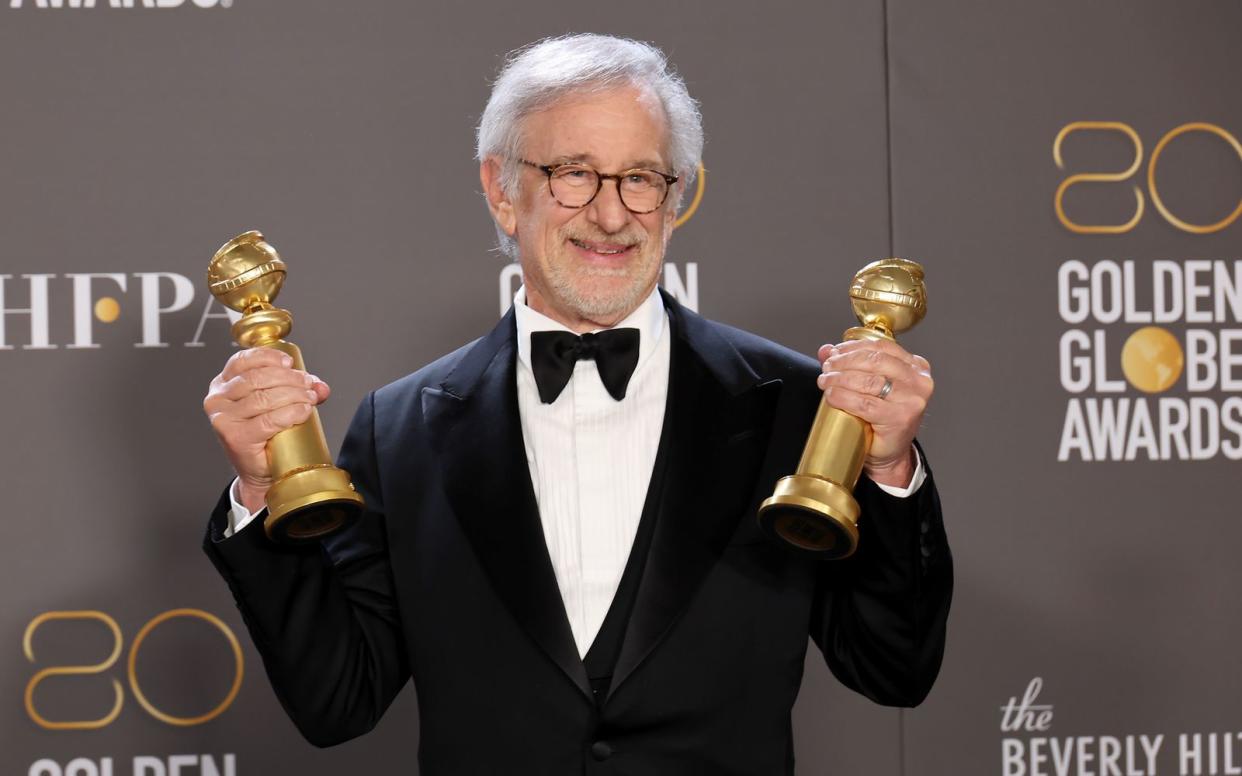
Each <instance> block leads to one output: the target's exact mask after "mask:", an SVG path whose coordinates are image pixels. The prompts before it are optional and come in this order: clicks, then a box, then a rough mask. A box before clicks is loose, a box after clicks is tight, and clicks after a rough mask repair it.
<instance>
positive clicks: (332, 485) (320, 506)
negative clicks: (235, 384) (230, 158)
mask: <svg viewBox="0 0 1242 776" xmlns="http://www.w3.org/2000/svg"><path fill="white" fill-rule="evenodd" d="M284 281H285V263H284V262H283V261H281V260H280V256H279V255H278V254H277V253H276V249H275V248H273V247H272V246H270V245H268V244H267V243H266V242H264V240H263V235H262V234H260V233H259V232H256V231H250V232H246V233H244V234H240V235H238V236H237V237H234V238H233V239H232V240H229V241H228V242H226V243H225V244H224V245H223V246H222V247H221V248H220V250H218V251H216V255H215V256H213V257H212V258H211V264H210V265H208V267H207V285H208V287H209V288H210V289H211V293H212V295H213V296H215V297H216V299H219V300H220V303H221V304H223V305H225V306H226V307H230V308H232V309H234V310H236V311H238V312H240V313H241V314H242V317H241V320H239V321H237V323H235V324H233V339H234V340H236V341H237V343H238V344H239V345H241V346H242V347H244V348H275V349H276V350H279V351H281V352H282V353H287V354H288V355H289V357H290V358H292V359H293V368H294V369H306V365H305V364H304V363H303V361H302V351H301V350H299V349H298V346H297V345H294V344H293V343H292V342H286V341H285V339H284V338H285V337H287V336H288V335H289V330H290V329H291V328H293V316H292V315H290V314H289V311H288V310H282V309H280V308H279V307H273V306H272V300H274V299H275V298H276V295H277V294H278V293H280V287H281V284H283V283H284ZM267 462H268V465H269V466H270V471H271V473H272V486H271V487H270V488H269V489H268V491H267V510H268V512H267V519H265V520H264V521H263V529H264V530H265V531H266V532H267V535H268V537H269V538H271V539H275V540H277V541H290V542H295V541H303V540H309V539H317V538H319V537H321V536H324V535H326V534H329V533H331V532H332V531H335V530H336V529H337V528H339V527H341V526H342V525H344V524H345V523H346V522H348V521H350V520H352V519H353V518H355V517H357V516H358V515H359V514H361V513H362V507H363V501H362V496H360V495H358V493H357V491H355V490H354V485H353V483H352V482H350V480H349V473H348V472H346V471H344V470H343V469H338V468H337V467H335V466H333V465H332V458H331V457H330V456H329V454H328V443H327V440H326V439H324V435H323V425H322V424H320V422H319V412H318V411H317V410H315V409H314V408H312V409H311V416H310V418H309V419H307V420H306V422H304V423H299V424H298V425H296V426H293V427H292V428H287V429H285V430H284V431H281V432H280V433H278V434H276V436H274V437H272V438H271V439H269V440H268V442H267Z"/></svg>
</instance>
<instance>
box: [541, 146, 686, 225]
mask: <svg viewBox="0 0 1242 776" xmlns="http://www.w3.org/2000/svg"><path fill="white" fill-rule="evenodd" d="M518 161H519V162H521V163H522V164H525V165H527V166H529V167H534V168H535V169H536V170H540V171H542V172H543V174H544V175H547V176H548V190H549V191H551V192H552V198H553V199H555V200H556V202H557V204H558V205H560V206H561V207H567V208H574V209H577V208H583V207H586V206H587V205H589V204H591V201H592V200H593V199H595V197H596V195H598V194H599V190H600V189H601V188H603V187H604V181H616V182H617V194H618V195H619V196H620V197H621V204H622V205H625V208H626V209H627V210H629V211H630V212H631V213H636V214H638V215H643V214H644V213H651V212H654V211H656V210H659V209H660V206H661V205H663V204H664V200H665V199H667V198H668V190H669V188H671V187H672V185H673V184H674V183H676V182H677V181H678V177H677V176H676V175H669V174H668V173H663V172H660V171H659V170H642V169H635V170H625V171H623V172H619V173H616V174H615V175H605V174H604V173H602V172H600V171H599V170H596V169H595V168H594V167H591V166H590V165H586V164H579V163H577V162H566V163H562V164H535V163H534V162H528V161H527V160H525V159H518Z"/></svg>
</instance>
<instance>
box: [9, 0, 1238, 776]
mask: <svg viewBox="0 0 1242 776" xmlns="http://www.w3.org/2000/svg"><path fill="white" fill-rule="evenodd" d="M1239 30H1242V6H1239V5H1238V4H1236V3H1210V4H1209V3H1167V2H1156V1H1155V0H1142V1H1140V0H1128V2H1124V3H1105V2H1097V3H1090V4H1087V3H1081V2H1068V0H1056V1H1055V2H1054V1H1052V0H1044V2H1040V3H1026V4H1016V3H997V2H995V1H994V0H993V1H992V2H954V3H946V2H941V3H927V2H919V0H888V1H887V2H883V1H882V0H871V1H869V2H860V1H859V0H832V1H830V2H819V3H814V4H812V3H782V2H768V3H765V4H763V5H762V6H760V5H759V4H757V3H732V4H728V5H725V4H720V3H709V2H701V3H700V2H683V3H676V4H666V3H655V2H649V1H648V0H630V2H626V3H623V4H608V5H597V4H584V3H579V2H563V1H561V0H541V1H540V2H538V3H506V2H500V1H499V0H486V1H483V0H475V1H473V2H466V3H458V4H453V5H449V4H438V3H410V2H404V1H403V0H352V1H351V2H315V3H307V2H295V0H95V1H94V2H92V0H7V1H6V2H4V3H3V4H2V5H0V105H3V110H2V111H0V226H2V227H3V228H2V229H0V237H2V242H0V397H3V400H2V401H0V422H2V424H3V425H2V428H3V431H4V441H3V443H2V444H0V472H3V475H2V476H3V485H4V490H3V493H4V496H5V504H6V506H7V507H8V510H7V519H6V520H5V521H4V527H5V532H4V533H5V540H4V541H3V542H0V591H3V593H2V595H3V601H4V606H3V607H0V665H2V666H3V669H2V670H0V738H2V745H0V771H3V772H4V773H12V774H28V775H29V776H130V775H131V774H133V776H172V775H173V774H183V775H184V776H191V775H192V774H193V775H195V776H197V774H205V775H206V774H211V775H213V776H226V775H227V776H238V775H240V774H246V775H247V776H254V775H262V774H273V773H278V772H282V771H284V772H298V773H302V774H307V775H308V776H315V775H317V774H322V775H325V776H326V774H332V773H342V772H348V773H373V774H402V775H404V774H413V773H416V772H417V767H416V764H415V763H414V760H413V755H412V750H411V748H410V744H411V743H412V741H413V740H414V739H415V737H416V735H417V726H416V723H417V707H416V702H415V698H414V694H413V691H412V689H407V690H406V692H404V693H403V694H402V696H401V697H400V699H399V700H398V702H397V703H396V704H395V705H394V707H393V708H392V709H391V710H390V711H389V713H388V715H387V716H386V717H385V718H384V720H383V721H382V723H381V724H380V726H379V728H378V729H377V730H376V731H375V732H374V733H372V734H371V735H369V736H367V737H365V738H363V739H360V740H357V741H355V742H351V743H348V744H345V745H343V746H340V747H337V748H335V749H331V750H327V751H318V750H315V749H312V748H311V747H310V746H309V745H307V744H306V743H304V742H303V741H302V740H301V739H300V738H299V736H298V735H297V733H296V732H295V730H294V729H293V727H292V725H291V724H290V723H289V722H288V721H287V719H286V718H285V717H284V714H283V712H282V711H281V709H280V707H279V705H278V703H277V702H276V700H275V698H274V696H273V694H272V692H271V690H270V688H269V687H268V684H267V681H266V679H265V677H263V675H262V670H261V666H260V664H259V661H258V658H257V655H256V653H255V652H254V651H253V649H252V648H251V647H250V645H249V639H248V637H247V636H246V635H245V632H244V628H243V627H242V624H241V622H240V618H239V616H238V615H237V613H236V611H235V610H234V608H233V606H232V602H231V599H230V597H229V594H228V592H227V590H226V589H225V586H224V585H223V584H222V583H221V581H220V580H219V579H218V578H217V577H216V576H215V574H214V573H213V571H212V570H211V568H210V566H209V564H208V562H207V560H206V558H205V557H203V555H202V554H201V552H200V550H199V542H200V540H201V536H202V532H203V527H204V523H205V521H206V519H207V515H208V511H209V509H210V507H211V506H212V504H213V503H214V500H215V498H216V496H217V494H218V492H219V490H220V489H221V488H222V487H223V486H224V485H225V484H226V483H227V481H228V479H229V473H228V468H227V465H226V463H225V461H224V459H223V456H222V455H221V454H220V451H219V450H218V449H217V445H216V443H215V441H214V439H213V436H212V434H211V432H210V429H209V427H208V424H207V422H206V420H205V419H204V417H203V415H202V410H201V406H200V403H201V399H202V397H203V395H204V393H205V391H206V387H207V383H208V381H209V380H210V378H211V376H212V375H214V374H215V373H216V372H217V371H218V370H219V368H220V366H221V364H222V363H223V362H224V360H225V359H226V358H227V357H228V355H229V353H230V352H231V351H232V349H233V345H232V344H231V342H230V338H229V335H228V320H227V317H226V315H225V313H224V311H223V309H222V308H220V307H219V306H218V305H216V304H215V303H214V302H212V301H211V300H210V296H209V295H208V294H207V293H206V289H205V284H204V271H205V269H206V264H207V260H208V259H209V258H210V257H211V255H212V253H213V252H214V250H215V249H216V248H217V247H218V246H219V245H220V244H221V243H223V242H224V241H225V240H226V239H228V238H229V237H231V236H233V235H234V234H236V233H238V232H241V231H243V230H245V229H250V228H259V229H262V230H263V231H264V232H265V234H266V235H267V236H268V238H269V239H270V241H271V242H272V243H273V244H274V245H275V246H276V247H277V248H278V249H279V250H280V251H281V254H282V256H283V257H284V258H285V259H286V261H287V262H288V264H289V267H290V274H289V279H288V282H287V284H286V286H285V290H284V292H283V294H282V295H281V297H280V300H279V302H280V304H281V305H283V306H286V307H288V308H289V309H291V310H292V312H293V314H294V317H295V330H294V335H293V337H292V339H293V340H294V341H296V342H298V343H299V344H301V345H302V346H303V348H304V350H305V352H306V355H307V361H308V363H309V365H310V367H311V369H312V370H313V371H315V372H317V373H318V374H319V375H321V376H323V377H324V378H325V379H326V380H328V381H329V382H330V383H331V384H332V386H333V389H334V396H333V398H332V399H331V400H330V401H329V402H328V404H327V405H325V406H324V407H323V408H322V410H321V411H322V415H323V418H324V422H325V425H326V428H327V430H328V435H329V437H330V440H331V442H332V444H333V445H334V446H335V444H337V443H339V441H340V436H341V434H342V432H343V430H344V426H345V423H346V422H347V420H348V418H349V416H350V415H351V414H352V412H353V409H354V407H355V406H356V404H357V402H358V400H359V399H360V398H361V397H362V396H363V395H364V394H365V393H366V391H368V390H370V389H372V388H374V387H376V386H379V385H381V384H384V383H386V382H389V381H391V380H393V379H395V378H397V377H399V376H401V375H403V374H406V373H408V372H410V371H413V370H414V369H416V368H418V367H419V366H421V365H423V364H425V363H427V362H428V361H430V360H431V359H433V358H434V357H436V356H438V355H440V354H442V353H444V352H447V351H449V350H451V349H453V348H456V347H457V346H459V345H460V344H462V343H464V342H466V341H468V340H470V339H473V338H474V337H476V336H479V335H480V334H481V333H483V332H485V331H486V330H487V329H488V328H489V327H490V326H491V325H492V323H493V322H494V321H495V320H496V317H497V316H498V315H499V314H500V313H501V311H502V310H503V308H504V307H505V305H507V303H508V298H509V296H510V295H511V294H512V291H513V290H514V289H515V288H516V277H517V276H516V275H515V274H514V271H513V270H514V268H513V267H511V266H509V265H507V264H506V261H505V260H504V259H503V258H502V257H500V256H499V255H498V254H497V253H496V252H495V251H494V250H493V245H492V240H493V231H492V227H491V225H490V222H489V219H488V217H487V214H486V211H485V209H484V205H483V202H482V198H481V196H480V193H479V185H478V177H477V165H476V164H475V163H474V162H473V161H472V150H473V128H474V126H475V122H476V121H477V119H478V115H479V113H480V112H481V110H482V107H483V104H484V102H485V100H486V97H487V94H488V88H489V79H490V78H491V77H493V76H494V74H495V72H496V70H497V68H498V66H499V64H500V62H501V60H502V56H503V54H504V53H505V52H507V51H509V50H510V49H512V48H515V47H517V46H519V45H522V44H524V43H527V42H530V41H532V40H535V39H538V38H541V37H544V36H548V35H554V34H560V33H564V32H570V31H599V32H610V33H616V34H621V35H627V36H632V37H637V38H640V39H644V40H650V41H653V42H655V43H656V44H658V45H660V46H661V47H663V48H664V49H665V51H666V52H667V53H668V54H669V56H670V58H671V59H672V61H673V62H674V63H675V65H676V67H677V68H678V70H679V71H680V72H681V73H682V74H683V75H684V76H685V78H686V80H687V82H688V84H689V87H690V90H691V93H692V94H693V95H694V96H696V97H697V98H698V99H699V100H701V101H702V107H703V113H704V116H705V123H706V131H707V137H708V142H707V147H706V152H705V166H706V169H707V174H706V177H705V179H704V180H705V182H704V185H703V187H702V191H701V194H702V196H701V199H700V202H699V206H698V207H697V209H696V210H695V211H694V212H693V213H692V214H691V215H690V217H689V218H688V220H686V221H685V223H684V224H683V225H682V226H681V227H680V228H679V229H678V230H677V233H676V235H675V236H674V238H673V241H672V244H671V247H670V254H669V263H668V265H667V267H666V273H665V284H666V286H667V287H668V288H669V289H670V290H672V291H673V292H674V293H675V294H676V295H678V296H679V297H680V298H681V299H682V301H683V302H686V303H687V304H689V305H690V306H692V307H695V308H697V309H698V310H699V311H700V312H702V313H703V314H705V315H707V316H709V317H712V318H716V319H719V320H723V321H725V322H728V323H731V324H734V325H738V326H741V327H744V328H747V329H750V330H753V331H755V332H757V333H759V334H761V335H764V336H767V337H769V338H772V339H775V340H778V341H780V342H783V343H785V344H788V345H790V346H792V347H794V348H797V349H800V350H803V351H805V352H813V350H814V348H815V347H816V346H817V345H818V344H820V343H821V342H824V341H830V340H835V339H837V338H838V337H839V335H840V332H841V331H842V330H843V329H844V328H846V327H847V326H849V325H851V324H852V320H851V317H850V314H849V306H848V301H847V299H846V295H845V292H846V288H847V285H848V281H849V278H850V276H851V275H852V273H853V272H854V271H855V270H856V269H857V268H858V267H860V266H862V264H864V263H865V262H867V261H869V260H871V259H874V258H880V257H884V256H890V255H900V256H904V257H908V258H912V259H916V260H919V261H921V262H923V263H924V264H925V266H926V268H927V272H928V283H929V289H930V293H929V302H930V312H929V315H928V317H927V319H926V321H925V322H924V323H923V324H922V325H921V326H920V327H919V328H918V329H917V330H915V331H914V332H911V333H910V334H909V335H907V336H905V337H904V338H903V342H904V344H905V345H906V346H907V347H908V348H910V349H911V350H914V351H915V352H919V353H922V354H924V355H926V356H927V357H928V358H929V359H930V360H931V362H932V364H933V368H934V373H935V376H936V380H937V391H936V397H935V399H934V401H933V404H932V407H931V410H930V412H929V414H928V416H927V420H926V424H925V428H924V430H923V432H922V435H921V436H922V439H923V441H924V443H925V445H926V448H927V450H928V452H929V456H930V460H931V463H932V466H933V467H934V468H935V470H936V476H937V481H938V483H939V485H940V488H941V491H942V494H943V500H944V507H945V513H946V520H947V523H948V528H949V533H950V537H951V543H952V546H953V551H954V555H955V558H956V563H957V578H958V583H957V596H956V600H955V602H954V609H953V614H952V618H951V623H950V629H949V644H948V652H947V655H946V657H945V664H944V669H943V671H942V674H941V677H940V680H939V682H938V684H937V686H936V688H935V689H934V690H933V692H932V695H931V697H930V698H929V699H928V701H927V702H926V703H925V704H924V705H923V706H922V707H921V708H919V709H917V710H913V711H897V710H892V709H884V708H880V707H877V706H874V705H872V704H870V703H869V702H867V701H865V700H864V699H861V698H859V697H857V696H854V695H852V694H851V693H849V692H848V691H846V690H844V689H843V688H841V687H840V686H839V685H838V684H836V683H835V681H834V680H833V679H832V678H831V676H830V675H829V673H828V671H827V670H826V668H825V667H824V666H823V663H822V660H821V659H820V657H819V655H818V653H817V652H816V651H815V650H814V649H812V650H811V652H810V657H809V659H808V666H807V674H806V680H805V683H804V686H803V690H802V693H801V696H800V698H799V701H798V705H797V708H796V709H795V731H796V751H797V757H798V770H799V773H806V774H826V773H831V774H838V775H841V776H844V775H847V774H859V775H865V776H898V775H900V776H907V775H908V776H924V775H926V776H948V775H949V774H1001V775H1003V776H1036V775H1037V774H1084V775H1087V774H1090V775H1094V774H1100V776H1123V775H1124V776H1138V775H1139V774H1157V773H1159V774H1183V775H1187V776H1188V775H1189V774H1194V775H1195V776H1203V775H1204V774H1207V775H1209V776H1215V775H1216V774H1238V773H1242V719H1240V715H1239V713H1240V712H1242V700H1240V699H1242V671H1239V670H1238V668H1237V644H1238V643H1239V640H1240V639H1242V616H1240V615H1239V611H1238V607H1237V606H1236V603H1235V593H1236V591H1237V590H1238V589H1239V587H1240V586H1242V570H1240V569H1242V566H1240V565H1239V564H1238V563H1237V562H1236V558H1235V555H1236V553H1237V551H1238V549H1237V548H1238V547H1239V544H1240V543H1242V526H1240V525H1239V520H1238V512H1239V509H1238V501H1237V497H1236V493H1237V487H1236V481H1237V473H1238V471H1239V468H1238V459H1239V458H1242V396H1240V395H1239V392H1240V391H1242V325H1240V324H1239V316H1240V315H1242V261H1240V259H1242V256H1240V255H1239V254H1240V247H1239V236H1240V235H1242V224H1239V223H1238V222H1237V221H1238V218H1239V212H1240V211H1242V147H1240V146H1239V142H1238V139H1237V138H1238V137H1240V136H1242V103H1239V101H1238V99H1237V94H1238V90H1237V73H1238V72H1240V71H1242V47H1239V45H1238V35H1239ZM238 640H239V641H240V645H239V646H237V644H238Z"/></svg>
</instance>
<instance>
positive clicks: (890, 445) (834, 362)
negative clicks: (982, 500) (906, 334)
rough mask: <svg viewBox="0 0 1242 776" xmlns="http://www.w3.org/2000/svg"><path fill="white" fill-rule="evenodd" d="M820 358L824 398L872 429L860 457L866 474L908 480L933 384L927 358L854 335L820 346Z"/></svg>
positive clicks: (899, 482) (895, 482)
mask: <svg viewBox="0 0 1242 776" xmlns="http://www.w3.org/2000/svg"><path fill="white" fill-rule="evenodd" d="M819 360H820V363H821V365H822V366H823V374H821V375H820V376H819V387H820V388H822V389H823V390H824V398H825V400H826V401H827V402H828V403H829V404H831V405H832V406H834V407H836V408H838V409H842V410H845V411H846V412H848V413H850V414H851V415H854V416H856V417H859V418H861V419H863V420H865V421H867V422H868V423H870V424H871V427H872V429H874V431H875V436H874V438H873V439H872V440H871V450H870V451H869V452H868V453H867V458H866V460H865V461H864V462H863V470H864V471H865V472H866V473H867V476H868V477H870V478H871V479H872V480H874V481H875V482H878V483H880V484H882V485H892V486H894V487H898V488H904V487H907V486H909V484H910V479H911V477H913V476H914V464H915V458H914V456H915V455H916V453H915V452H914V444H913V442H914V434H915V432H917V431H918V430H919V424H920V423H922V422H923V413H924V412H925V411H926V410H927V402H928V401H930V400H931V395H932V390H933V387H934V385H933V382H932V377H931V365H930V364H928V363H927V359H925V358H923V357H922V356H916V355H913V354H912V353H909V352H907V351H906V350H905V349H904V348H902V347H901V346H900V345H898V344H897V343H895V342H892V341H891V340H856V341H851V342H843V343H841V344H839V345H824V346H822V347H821V348H820V349H819ZM886 386H887V387H886Z"/></svg>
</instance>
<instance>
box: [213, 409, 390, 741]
mask: <svg viewBox="0 0 1242 776" xmlns="http://www.w3.org/2000/svg"><path fill="white" fill-rule="evenodd" d="M373 402H374V398H373V396H368V397H367V398H366V399H365V400H364V401H363V402H362V405H361V406H360V407H359V409H358V411H357V413H356V414H355V415H354V419H353V421H352V422H351V424H350V427H349V431H348V433H347V434H346V437H345V442H344V444H343V445H342V448H341V455H340V459H339V461H338V465H340V466H341V468H343V469H345V470H346V471H348V472H349V473H350V476H351V478H352V480H353V482H354V486H355V487H356V488H357V489H358V491H359V492H360V493H361V494H362V496H363V498H364V499H365V500H366V510H365V511H364V512H363V515H362V517H361V518H360V519H358V520H356V521H355V522H354V523H353V524H352V525H351V526H349V527H347V528H345V529H342V530H341V531H340V532H338V533H336V534H334V535H332V536H330V537H328V538H326V539H325V540H323V541H322V542H312V543H309V544H298V545H277V544H274V543H272V542H271V541H269V540H268V539H267V537H266V535H265V534H264V532H263V527H262V525H261V523H262V522H263V521H262V519H261V517H262V516H260V518H256V519H255V520H253V521H251V522H250V523H249V524H248V525H246V526H245V528H243V529H242V530H241V531H239V532H238V533H237V534H235V535H234V536H232V537H229V538H224V537H223V529H224V526H225V525H227V519H228V510H229V499H228V493H227V492H225V494H224V495H223V496H222V498H221V500H220V502H219V503H218V504H217V506H216V509H215V511H214V512H213V513H212V516H211V520H210V522H209V524H208V528H207V536H206V538H205V540H204V542H203V548H204V550H205V551H206V553H207V555H208V557H210V558H211V561H212V562H213V563H214V564H215V566H216V568H217V569H218V570H219V572H220V574H221V575H222V576H223V577H224V580H225V581H226V582H227V583H228V586H229V590H230V591H232V593H233V598H234V600H235V601H236V602H237V608H238V609H239V610H240V611H241V615H242V619H243V620H244V621H245V624H246V628H247V629H248V630H249V631H250V636H251V638H252V639H253V640H254V644H255V646H256V647H257V649H258V651H259V654H260V655H261V656H262V658H263V665H264V668H265V669H266V670H267V675H268V678H269V679H270V680H271V683H272V687H273V689H274V690H275V692H276V695H277V697H278V698H279V699H280V702H281V704H282V705H283V706H284V708H285V711H286V712H288V714H289V716H290V718H291V719H292V720H293V722H294V724H295V725H296V726H297V728H298V730H300V731H301V733H302V735H303V736H305V737H306V739H307V740H308V741H310V742H311V743H312V744H315V745H316V746H331V745H333V744H337V743H340V742H342V741H346V740H348V739H350V738H354V737H355V736H358V735H361V734H363V733H365V732H367V731H369V730H370V729H371V728H373V727H374V726H375V723H376V722H377V721H378V720H379V718H380V716H381V715H382V714H383V713H384V710H385V709H387V708H388V705H389V704H390V703H391V702H392V700H393V698H394V697H395V696H396V694H397V692H398V691H399V690H400V689H401V687H402V686H403V685H404V684H405V682H406V680H407V679H408V678H409V675H410V671H409V667H408V663H407V658H406V655H407V653H406V648H405V644H404V641H403V638H402V633H401V624H400V621H399V618H398V613H397V602H396V594H395V591H394V587H393V580H392V572H391V569H390V567H389V561H388V548H387V540H386V534H385V526H384V519H385V516H384V506H383V503H382V502H381V501H380V492H381V491H380V487H379V477H378V467H377V464H376V460H375V447H374V425H373V423H374V410H373Z"/></svg>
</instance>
